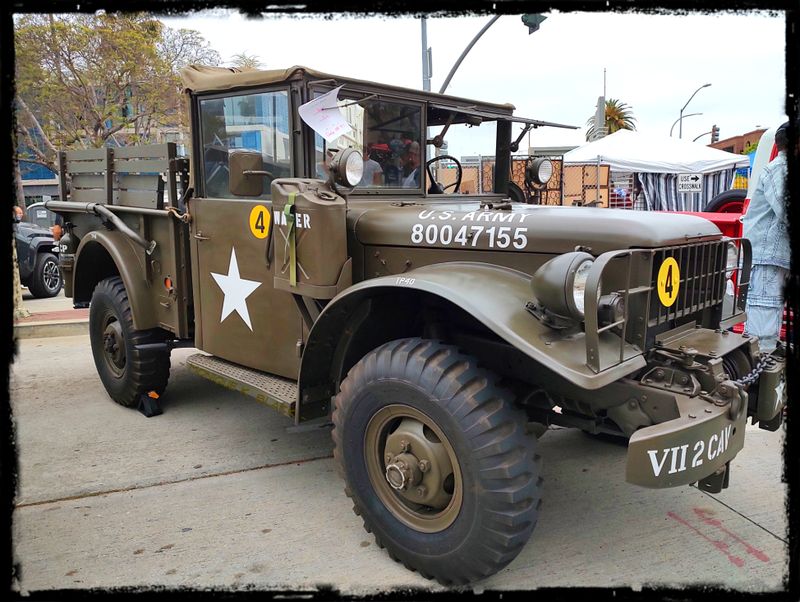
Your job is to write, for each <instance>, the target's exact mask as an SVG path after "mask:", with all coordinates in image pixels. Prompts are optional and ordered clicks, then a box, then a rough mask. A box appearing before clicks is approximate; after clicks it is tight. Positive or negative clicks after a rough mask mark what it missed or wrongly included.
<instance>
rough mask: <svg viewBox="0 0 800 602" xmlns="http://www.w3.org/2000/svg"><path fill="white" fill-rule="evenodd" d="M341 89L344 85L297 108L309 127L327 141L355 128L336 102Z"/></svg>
mask: <svg viewBox="0 0 800 602" xmlns="http://www.w3.org/2000/svg"><path fill="white" fill-rule="evenodd" d="M341 89H342V86H339V87H338V88H334V89H333V90H331V91H330V92H327V93H326V94H323V95H322V96H318V97H317V98H315V99H314V100H311V101H309V102H307V103H306V104H304V105H301V106H300V107H299V108H298V109H297V112H298V113H300V118H301V119H302V120H303V121H305V122H306V124H307V125H308V127H310V128H311V129H312V130H314V131H315V132H317V133H318V134H319V135H320V136H322V137H323V138H325V140H326V141H327V142H333V141H334V140H335V139H336V138H338V137H339V136H341V135H343V134H346V133H347V132H349V131H350V130H352V129H353V128H351V127H350V124H349V123H347V120H346V119H345V118H344V115H342V112H341V111H340V110H339V106H338V105H337V104H336V101H337V100H338V96H339V90H341Z"/></svg>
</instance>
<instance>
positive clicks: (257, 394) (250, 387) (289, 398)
mask: <svg viewBox="0 0 800 602" xmlns="http://www.w3.org/2000/svg"><path fill="white" fill-rule="evenodd" d="M186 365H187V366H188V367H189V369H190V370H191V371H192V372H194V373H195V374H197V375H198V376H202V377H203V378H207V379H208V380H211V381H213V382H215V383H217V384H218V385H222V386H223V387H225V388H226V389H232V390H233V391H238V392H239V393H244V394H245V395H249V396H250V397H253V398H255V400H256V401H259V402H261V403H263V404H265V405H268V406H269V407H271V408H272V409H273V410H277V411H278V412H280V413H281V414H285V415H286V416H289V417H290V418H294V409H295V404H296V403H297V382H296V381H294V380H290V379H288V378H282V377H280V376H274V375H272V374H267V373H266V372H261V371H259V370H253V369H252V368H245V367H244V366H240V365H239V364H234V363H233V362H229V361H227V360H223V359H221V358H218V357H215V356H213V355H206V354H204V353H195V354H194V355H191V356H189V357H188V358H187V359H186Z"/></svg>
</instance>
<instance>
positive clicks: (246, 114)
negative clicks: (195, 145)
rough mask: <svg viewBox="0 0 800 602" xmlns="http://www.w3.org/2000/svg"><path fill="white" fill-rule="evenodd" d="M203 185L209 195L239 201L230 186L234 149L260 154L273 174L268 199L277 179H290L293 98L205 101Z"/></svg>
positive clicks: (202, 118) (268, 178)
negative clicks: (290, 127) (290, 100)
mask: <svg viewBox="0 0 800 602" xmlns="http://www.w3.org/2000/svg"><path fill="white" fill-rule="evenodd" d="M200 128H201V139H202V148H201V149H200V151H201V153H202V156H201V158H200V161H199V162H200V163H201V165H202V174H203V185H204V190H205V196H207V197H212V198H236V197H235V195H233V194H231V192H230V190H229V187H228V184H229V178H230V167H229V158H230V153H231V152H233V151H235V150H249V151H255V152H258V153H260V154H261V161H262V169H263V171H267V172H269V173H270V176H266V177H265V179H266V181H265V182H264V193H263V194H262V195H261V196H260V197H258V198H262V199H268V198H269V196H270V186H269V185H270V182H271V179H273V178H283V177H289V176H291V172H292V157H291V136H290V131H289V96H288V93H287V92H286V91H285V90H280V91H276V92H263V93H259V94H243V95H238V96H228V97H224V98H209V99H203V100H201V101H200Z"/></svg>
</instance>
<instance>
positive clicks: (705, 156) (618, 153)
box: [564, 130, 750, 174]
mask: <svg viewBox="0 0 800 602" xmlns="http://www.w3.org/2000/svg"><path fill="white" fill-rule="evenodd" d="M598 159H599V162H600V163H602V164H603V165H608V166H609V167H610V168H611V169H612V170H617V171H629V172H642V173H669V174H677V173H702V174H707V173H712V172H716V171H720V170H723V169H732V168H736V167H748V166H749V165H750V160H749V159H748V157H747V156H745V155H736V154H734V153H728V152H725V151H721V150H717V149H716V148H711V147H710V146H705V145H703V144H698V143H696V142H687V141H686V140H680V139H678V138H669V137H661V136H652V135H647V134H641V133H639V132H632V131H630V130H619V131H616V132H614V133H613V134H610V135H608V136H606V137H605V138H601V139H600V140H595V141H594V142H589V143H588V144H584V145H583V146H579V147H578V148H576V149H573V150H571V151H569V152H568V153H566V154H565V155H564V163H565V164H567V165H568V164H571V163H572V164H574V163H582V164H587V163H597V162H598Z"/></svg>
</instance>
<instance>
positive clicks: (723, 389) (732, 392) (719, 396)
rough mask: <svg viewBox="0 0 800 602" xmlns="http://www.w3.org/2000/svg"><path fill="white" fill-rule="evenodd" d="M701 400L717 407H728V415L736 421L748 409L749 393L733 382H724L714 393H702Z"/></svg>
mask: <svg viewBox="0 0 800 602" xmlns="http://www.w3.org/2000/svg"><path fill="white" fill-rule="evenodd" d="M700 399H704V400H705V401H707V402H709V403H713V404H714V405H715V406H717V407H723V406H725V405H728V406H729V407H728V415H729V416H730V419H731V420H736V419H737V418H738V417H739V415H740V414H741V413H742V410H743V409H744V408H746V407H747V393H745V390H744V387H742V386H741V385H740V384H738V383H736V382H734V381H732V380H724V381H722V382H721V383H720V384H719V386H718V387H717V388H716V389H714V391H713V392H712V393H710V394H709V393H706V392H705V391H701V392H700Z"/></svg>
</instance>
